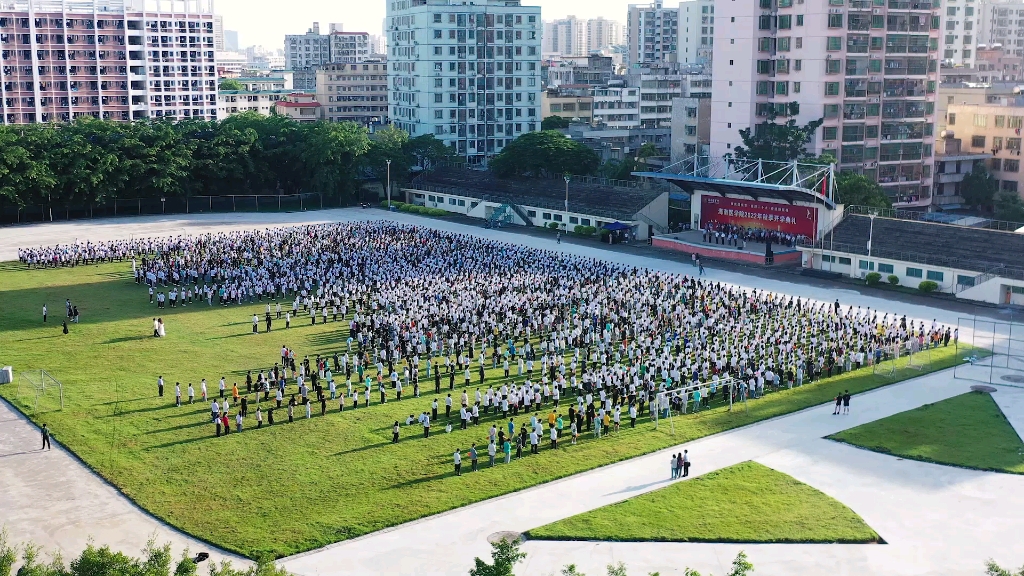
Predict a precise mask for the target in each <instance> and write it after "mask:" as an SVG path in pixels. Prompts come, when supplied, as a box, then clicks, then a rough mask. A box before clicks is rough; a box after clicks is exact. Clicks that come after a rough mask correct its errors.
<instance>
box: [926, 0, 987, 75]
mask: <svg viewBox="0 0 1024 576" xmlns="http://www.w3.org/2000/svg"><path fill="white" fill-rule="evenodd" d="M936 1H937V0H936ZM981 10H982V6H981V4H980V3H978V2H975V0H969V1H967V2H964V3H963V5H961V2H960V1H958V0H945V1H944V2H942V35H941V37H940V38H941V40H940V45H941V46H942V62H943V63H945V64H947V65H949V64H952V65H954V66H956V65H962V66H966V67H968V68H973V67H974V65H975V60H976V58H977V52H978V50H977V48H978V33H979V28H980V20H981V14H980V12H981Z"/></svg>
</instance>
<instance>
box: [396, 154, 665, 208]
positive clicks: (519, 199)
mask: <svg viewBox="0 0 1024 576" xmlns="http://www.w3.org/2000/svg"><path fill="white" fill-rule="evenodd" d="M417 185H421V186H422V185H425V186H430V187H433V188H434V191H436V192H438V193H442V194H443V193H444V189H449V192H448V193H449V194H452V195H461V196H466V197H470V198H480V199H481V200H486V201H489V202H497V203H500V204H515V205H525V206H534V207H537V208H547V209H549V210H558V211H561V210H563V209H564V207H565V181H564V180H562V179H561V178H558V179H545V178H521V179H504V178H497V177H495V176H494V175H493V174H491V173H490V172H487V171H484V170H472V169H467V168H459V167H439V168H436V169H434V170H431V171H429V172H426V173H424V174H422V175H420V176H418V177H417V178H416V180H415V181H414V182H413V188H415V187H416V186H417ZM663 193H664V192H662V191H658V190H648V189H644V188H625V187H618V186H601V185H596V184H589V183H586V184H585V183H581V182H571V183H570V184H569V211H570V212H576V213H579V214H587V215H591V216H595V217H599V218H607V219H609V220H633V219H634V218H635V216H636V214H637V212H640V211H641V210H643V209H644V207H646V206H647V205H648V204H650V203H651V202H653V201H654V200H655V199H657V198H658V197H659V196H660V195H661V194H663Z"/></svg>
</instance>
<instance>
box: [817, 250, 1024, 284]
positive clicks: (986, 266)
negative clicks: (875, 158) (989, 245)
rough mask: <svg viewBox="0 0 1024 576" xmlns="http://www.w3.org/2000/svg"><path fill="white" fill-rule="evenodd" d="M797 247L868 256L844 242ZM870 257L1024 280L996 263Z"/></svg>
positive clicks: (892, 254) (910, 255) (885, 253)
mask: <svg viewBox="0 0 1024 576" xmlns="http://www.w3.org/2000/svg"><path fill="white" fill-rule="evenodd" d="M797 246H800V247H802V248H810V249H812V250H822V251H825V252H842V253H845V254H856V255H859V256H867V254H868V249H867V246H866V245H861V244H847V243H845V242H831V241H829V240H828V239H824V240H817V241H811V240H808V239H800V240H798V241H797ZM871 257H872V258H883V259H886V260H898V261H901V262H914V263H916V264H925V265H929V266H937V267H940V268H954V269H957V270H970V271H974V272H979V273H988V272H992V273H993V275H994V276H999V277H1002V278H1013V279H1015V280H1024V268H1015V267H1012V266H1006V265H1004V264H999V263H998V262H988V261H986V260H974V259H971V260H963V259H960V258H952V257H946V256H935V255H931V254H921V253H919V252H910V251H903V250H883V249H879V248H872V249H871ZM979 283H980V282H979Z"/></svg>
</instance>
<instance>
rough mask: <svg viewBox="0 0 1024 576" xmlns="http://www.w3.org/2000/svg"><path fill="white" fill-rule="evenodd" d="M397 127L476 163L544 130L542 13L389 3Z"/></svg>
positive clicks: (505, 1)
mask: <svg viewBox="0 0 1024 576" xmlns="http://www.w3.org/2000/svg"><path fill="white" fill-rule="evenodd" d="M387 17H388V21H387V25H388V29H387V32H388V35H389V37H388V81H389V84H390V92H389V99H388V101H389V104H390V106H391V114H390V117H391V121H392V123H393V124H394V125H396V126H397V127H399V128H401V129H403V130H405V131H406V132H408V133H409V134H410V135H411V136H413V137H416V136H420V135H423V134H433V135H434V136H436V137H437V138H438V139H440V140H441V141H443V142H444V143H445V144H447V145H449V146H452V147H453V148H454V149H455V151H456V153H457V154H458V155H459V156H461V157H463V158H465V159H466V160H467V161H469V162H472V163H482V162H486V159H487V158H488V157H491V156H493V155H495V154H497V153H498V152H500V151H501V150H502V148H504V147H505V145H506V144H508V143H510V142H511V141H512V140H514V139H515V138H516V137H518V136H520V135H522V134H524V133H527V132H532V131H534V130H538V129H540V122H541V118H540V105H541V98H540V92H541V81H540V53H541V19H540V8H539V7H537V6H523V5H522V4H521V2H520V0H476V1H475V2H473V3H464V4H462V3H460V4H455V3H452V2H449V0H389V1H388V5H387Z"/></svg>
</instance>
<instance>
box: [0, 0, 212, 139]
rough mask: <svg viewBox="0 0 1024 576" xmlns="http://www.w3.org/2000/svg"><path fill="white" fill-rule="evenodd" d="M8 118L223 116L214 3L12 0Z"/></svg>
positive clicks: (4, 17) (3, 20) (1, 80)
mask: <svg viewBox="0 0 1024 576" xmlns="http://www.w3.org/2000/svg"><path fill="white" fill-rule="evenodd" d="M0 7H2V8H3V11H2V12H0V113H2V117H3V122H4V124H23V123H36V122H67V121H71V120H73V119H75V118H79V117H84V116H91V117H94V118H102V119H109V120H136V119H141V118H160V117H170V118H204V119H210V120H212V119H215V118H216V117H217V71H216V64H215V56H214V40H213V32H214V25H213V24H214V23H213V16H214V15H213V3H212V1H211V0H187V1H181V0H179V1H177V2H172V1H171V0H78V1H76V2H74V3H71V2H67V1H62V0H4V2H3V3H2V4H0Z"/></svg>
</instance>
